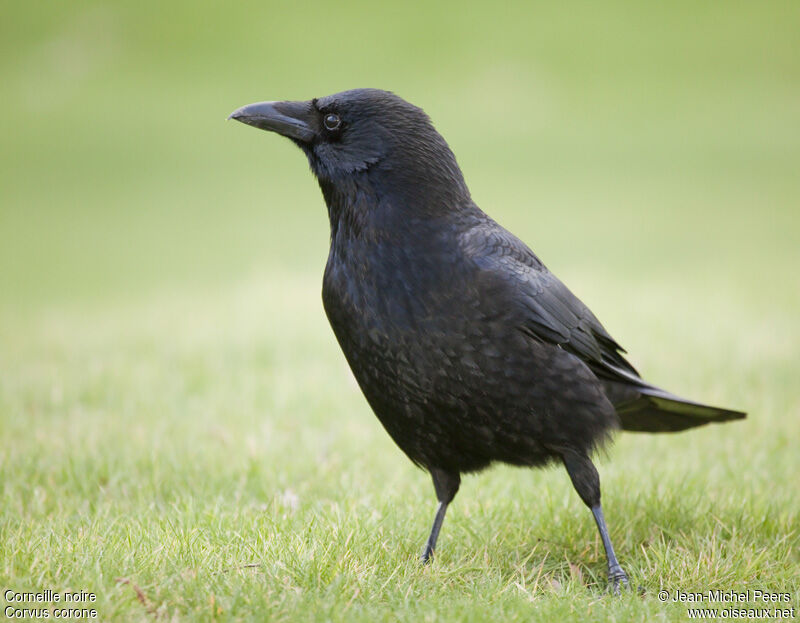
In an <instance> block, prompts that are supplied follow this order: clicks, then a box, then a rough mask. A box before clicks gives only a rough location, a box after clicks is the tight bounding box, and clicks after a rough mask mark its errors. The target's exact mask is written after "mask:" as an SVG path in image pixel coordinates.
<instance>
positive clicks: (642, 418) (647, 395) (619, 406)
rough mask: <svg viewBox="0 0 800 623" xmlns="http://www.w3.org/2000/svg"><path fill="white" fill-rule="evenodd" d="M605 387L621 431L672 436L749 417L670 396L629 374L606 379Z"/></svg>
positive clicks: (624, 373)
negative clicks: (704, 426)
mask: <svg viewBox="0 0 800 623" xmlns="http://www.w3.org/2000/svg"><path fill="white" fill-rule="evenodd" d="M620 372H622V371H620ZM620 377H624V380H623V378H620ZM603 386H604V387H605V390H606V395H607V396H608V397H609V399H610V400H611V403H612V404H613V405H614V407H615V408H616V410H617V415H619V419H620V424H621V425H622V430H629V431H637V432H645V433H671V432H676V431H680V430H686V429H687V428H694V427H695V426H703V425H704V424H710V423H711V422H727V421H729V420H742V419H744V418H745V417H746V414H745V413H743V412H742V411H734V410H732V409H721V408H719V407H712V406H709V405H704V404H701V403H699V402H694V401H692V400H687V399H686V398H681V397H680V396H676V395H675V394H670V393H669V392H667V391H664V390H663V389H660V388H658V387H654V386H653V385H649V384H647V383H645V382H644V381H643V380H642V379H640V378H639V377H638V376H634V375H632V374H629V373H627V372H622V373H621V374H619V376H618V377H617V379H615V380H613V381H611V380H607V379H604V381H603Z"/></svg>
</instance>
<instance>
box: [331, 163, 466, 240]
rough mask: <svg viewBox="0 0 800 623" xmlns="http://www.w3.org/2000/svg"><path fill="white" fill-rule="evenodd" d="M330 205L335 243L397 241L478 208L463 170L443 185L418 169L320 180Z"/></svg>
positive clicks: (367, 172) (367, 173)
mask: <svg viewBox="0 0 800 623" xmlns="http://www.w3.org/2000/svg"><path fill="white" fill-rule="evenodd" d="M319 185H320V188H321V189H322V195H323V197H324V198H325V203H326V204H327V206H328V219H329V221H330V226H331V242H332V243H335V242H336V240H341V239H347V238H351V237H396V238H397V239H398V242H400V239H401V238H402V234H403V233H404V232H406V231H409V230H414V229H418V228H422V229H424V228H425V225H426V224H427V223H431V222H434V221H439V220H440V219H443V218H444V219H447V218H451V217H454V218H457V217H458V215H459V214H463V213H464V212H469V211H471V210H472V209H475V205H474V203H473V202H472V199H471V197H470V194H469V190H468V189H467V186H466V184H465V183H464V180H463V177H461V172H460V171H458V178H457V179H453V176H452V175H451V176H450V177H449V178H447V179H446V180H439V181H438V183H437V182H434V181H432V180H431V179H430V176H419V175H415V174H414V172H413V171H409V170H403V171H397V170H395V171H386V170H380V169H378V168H375V169H368V170H366V171H361V172H358V173H355V174H351V175H348V176H347V177H346V178H345V179H339V180H336V181H330V180H326V179H322V178H320V179H319Z"/></svg>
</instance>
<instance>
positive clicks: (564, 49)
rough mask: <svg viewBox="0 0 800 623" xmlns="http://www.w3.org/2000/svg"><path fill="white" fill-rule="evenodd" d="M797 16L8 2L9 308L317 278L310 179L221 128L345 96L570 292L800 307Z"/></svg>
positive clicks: (3, 256) (769, 8) (723, 8)
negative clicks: (383, 98)
mask: <svg viewBox="0 0 800 623" xmlns="http://www.w3.org/2000/svg"><path fill="white" fill-rule="evenodd" d="M799 15H800V8H798V4H797V3H796V2H790V1H788V2H784V3H778V2H767V3H737V4H720V3H714V2H711V3H705V2H700V3H697V2H685V3H668V4H657V3H594V2H585V3H573V2H568V3H547V4H544V3H518V4H498V5H488V4H486V3H478V4H474V5H470V4H460V3H459V4H450V3H430V4H429V3H425V4H413V3H408V4H405V5H404V6H402V7H400V6H397V7H388V6H383V7H380V6H378V5H376V4H374V3H363V4H357V3H295V2H286V3H278V2H258V3H236V4H231V3H225V2H212V3H203V4H197V3H180V2H172V3H166V4H165V3H155V2H153V3H148V2H69V3H50V4H48V5H47V6H44V5H41V4H37V3H33V4H30V3H28V4H26V3H7V4H6V6H5V7H4V8H3V19H2V21H1V22H0V49H1V50H2V60H0V71H2V74H0V76H1V77H2V84H3V87H2V91H3V97H2V100H1V101H0V111H2V115H0V132H1V133H2V136H3V140H2V144H1V145H0V149H2V152H0V153H1V154H2V168H0V176H2V177H0V187H1V188H2V191H1V192H2V208H0V209H1V210H2V212H0V214H2V216H0V218H2V220H1V221H0V266H2V271H0V292H2V299H3V303H4V307H9V306H10V307H18V306H25V307H26V308H30V307H31V306H34V307H39V306H42V305H50V304H53V303H60V302H65V301H84V300H86V299H87V298H92V299H97V298H100V297H103V298H106V297H117V296H126V297H141V296H148V294H149V293H152V292H154V291H156V290H164V289H173V288H193V287H203V288H212V289H213V288H216V287H219V286H221V285H224V284H230V283H231V282H235V281H237V280H241V279H243V278H245V277H247V276H248V275H250V274H252V273H253V272H256V273H263V272H265V271H266V272H273V271H293V272H298V273H302V274H304V275H305V274H315V275H318V274H319V273H320V271H321V268H322V265H323V263H324V258H325V257H326V237H327V231H326V227H327V223H326V219H325V211H324V208H323V206H322V200H321V196H320V194H319V191H318V189H317V188H316V185H315V183H314V182H313V181H312V179H311V177H310V175H309V174H308V170H307V167H306V164H305V162H304V160H303V157H302V155H301V154H300V153H299V152H297V150H296V149H293V147H292V145H290V144H289V143H288V141H281V140H279V139H278V138H277V137H274V136H268V135H265V134H264V135H259V134H257V133H254V132H252V131H250V132H247V131H246V128H243V127H238V126H234V124H232V123H225V117H226V116H227V114H228V113H229V112H230V111H232V110H233V109H234V108H236V107H238V106H240V105H243V104H246V103H250V102H252V101H257V100H263V99H292V98H294V99H300V98H303V99H305V98H310V97H314V96H321V95H325V94H328V93H332V92H336V91H340V90H344V89H347V88H353V87H361V86H374V87H380V88H386V89H390V90H393V91H395V92H397V93H398V94H400V95H401V96H403V97H405V98H406V99H408V100H410V101H412V102H414V103H416V104H418V105H420V106H422V107H423V108H425V110H426V111H428V113H429V114H430V115H431V117H432V118H433V120H434V123H435V124H436V126H437V128H438V129H439V130H440V132H441V133H442V134H443V135H444V136H445V138H446V139H447V140H448V141H449V142H450V144H451V146H452V148H453V150H454V151H455V153H456V155H457V157H458V158H459V162H460V164H461V166H462V167H463V169H464V171H465V174H466V178H467V180H468V182H469V184H470V187H471V189H472V192H473V195H474V197H475V199H476V200H477V202H478V204H479V205H481V206H482V207H483V208H484V209H485V210H486V211H488V212H489V213H490V214H492V215H493V216H494V217H495V218H497V219H498V220H500V221H501V222H502V223H503V224H505V225H506V226H508V227H509V228H510V229H512V230H513V231H515V232H516V233H517V234H518V235H520V236H521V237H522V238H523V239H525V240H526V241H527V242H528V243H529V244H530V245H531V246H532V247H533V248H534V249H535V250H536V251H537V252H539V253H540V254H541V255H542V256H543V257H544V259H545V261H547V262H549V263H550V264H552V265H553V266H554V267H555V268H559V269H562V271H561V272H564V270H566V271H569V272H572V273H573V275H582V276H583V278H585V279H587V280H591V281H593V280H594V278H595V276H596V278H597V279H598V280H599V281H601V282H602V281H603V280H607V278H608V276H609V275H621V276H622V277H625V278H629V279H630V280H632V281H631V282H630V283H631V289H630V293H631V294H630V299H629V300H630V302H631V303H632V302H633V301H634V300H635V293H636V285H637V281H638V282H641V283H643V284H645V285H646V284H650V283H653V282H654V281H657V280H659V279H673V278H676V276H680V278H685V279H704V280H707V286H708V287H709V288H710V289H712V290H713V289H715V288H721V287H732V288H738V287H740V284H742V283H743V282H744V283H749V284H750V286H749V288H748V290H749V293H750V297H749V298H753V299H757V298H760V297H765V298H767V299H768V300H766V301H764V302H765V304H766V303H769V304H770V305H776V306H780V305H781V304H782V303H786V302H787V301H786V298H785V297H787V296H792V297H794V296H795V295H796V294H797V287H796V286H797V284H798V281H797V277H796V268H797V266H798V261H797V260H798V255H797V253H798V251H797V248H798V245H797V244H796V241H797V234H798V211H799V208H798V188H799V187H800V175H798V165H799V164H800V113H799V111H800V44H798V37H797V32H798V27H799V26H800V17H799ZM566 276H567V275H565V277H566ZM570 276H572V275H570ZM601 291H602V289H601ZM792 300H793V301H794V302H795V303H796V300H797V299H796V298H793V299H792ZM614 307H617V305H610V306H609V310H610V313H613V308H614Z"/></svg>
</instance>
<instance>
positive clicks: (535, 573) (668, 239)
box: [0, 2, 800, 621]
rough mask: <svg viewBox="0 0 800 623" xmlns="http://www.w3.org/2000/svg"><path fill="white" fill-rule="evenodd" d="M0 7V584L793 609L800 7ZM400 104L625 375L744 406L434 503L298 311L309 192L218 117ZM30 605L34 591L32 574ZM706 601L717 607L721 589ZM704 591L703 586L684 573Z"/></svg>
mask: <svg viewBox="0 0 800 623" xmlns="http://www.w3.org/2000/svg"><path fill="white" fill-rule="evenodd" d="M404 7H406V8H404V9H402V10H400V9H389V8H375V6H374V5H373V4H371V3H364V4H361V5H356V4H353V5H347V6H344V5H343V6H339V5H332V4H323V3H319V4H314V5H313V6H312V5H302V6H301V5H299V4H298V5H289V4H283V3H259V4H256V3H253V4H237V5H235V6H234V5H223V4H218V3H211V4H208V5H207V6H202V7H198V6H196V5H195V4H189V3H180V2H176V3H170V4H169V5H168V6H166V7H165V6H163V5H161V4H159V3H155V2H146V3H136V4H134V3H125V2H123V3H110V2H109V3H103V2H74V3H64V4H57V5H53V6H50V7H48V9H47V12H46V13H45V12H44V11H43V9H42V8H41V6H38V5H28V4H24V3H22V4H17V5H13V6H9V7H7V9H6V10H4V18H3V20H2V23H0V51H2V55H0V58H1V59H2V60H0V79H2V82H3V85H4V86H3V98H0V112H2V114H0V135H2V136H3V140H2V142H0V162H2V167H0V589H2V590H3V594H2V595H0V605H2V607H3V609H4V612H6V610H5V609H6V608H7V607H9V606H11V607H12V611H13V609H14V608H21V607H42V606H41V604H35V605H32V604H30V603H27V604H20V603H17V602H12V601H10V599H11V597H10V595H11V593H7V592H6V591H7V590H9V589H10V590H11V591H12V592H13V593H29V592H42V591H47V590H50V591H53V592H54V593H58V594H61V595H63V594H64V593H65V592H70V593H72V592H80V591H86V592H87V593H91V594H92V595H94V596H95V597H96V601H85V602H80V603H77V604H74V605H73V606H70V607H79V608H87V609H89V608H94V609H95V610H96V612H97V615H98V618H99V619H101V620H144V619H151V618H155V619H158V620H181V621H183V620H186V621H194V620H211V619H219V620H265V619H266V620H278V621H284V620H285V621H292V620H298V621H307V620H330V621H353V620H359V621H360V620H363V621H382V620H386V621H394V620H401V621H406V620H408V621H411V620H414V621H420V620H423V621H432V620H443V621H445V620H453V621H485V620H497V621H509V620H512V621H513V620H519V621H530V620H545V621H547V620H569V619H575V620H609V621H623V620H675V621H682V620H687V618H688V611H687V608H688V607H689V605H687V604H686V603H673V602H671V601H669V600H668V601H667V602H666V603H664V602H662V601H660V599H659V597H658V595H659V591H662V590H666V591H668V592H669V594H670V597H669V599H670V600H671V599H672V595H674V594H675V592H676V591H678V592H680V591H683V592H686V593H688V592H697V591H707V590H710V589H711V590H714V589H718V590H723V591H730V590H733V591H746V590H749V591H751V593H752V591H755V590H763V591H769V592H777V593H788V594H789V599H790V601H789V602H781V603H775V604H772V603H770V604H765V603H762V602H756V601H754V600H753V599H752V595H751V598H750V600H749V601H748V602H747V603H746V604H734V605H735V606H736V607H747V608H761V607H770V608H773V607H785V608H792V607H794V608H795V617H796V616H797V609H798V608H800V527H799V526H800V522H799V517H800V485H798V478H797V474H798V473H800V453H798V451H797V448H798V445H800V391H798V386H799V385H798V378H800V356H799V355H798V353H800V321H798V319H799V318H800V276H798V275H800V244H798V240H800V175H798V170H800V44H798V42H797V41H798V40H797V36H796V33H797V31H798V29H799V28H800V5H798V4H797V3H792V2H783V3H781V2H765V3H757V4H752V5H737V6H733V5H731V6H724V7H723V6H721V5H718V4H714V3H674V4H671V5H665V6H660V7H659V6H656V5H653V6H644V5H633V4H631V5H628V4H626V3H622V2H619V3H608V4H607V5H605V6H604V7H603V10H602V11H601V10H600V9H599V8H598V6H597V5H595V4H593V3H577V4H575V3H570V4H563V5H562V4H557V5H556V4H553V5H550V6H536V5H528V4H519V5H510V6H505V7H503V8H502V10H501V8H500V7H499V5H492V6H481V7H474V8H473V9H472V10H465V9H463V8H460V5H458V6H456V5H449V4H447V3H442V4H437V5H433V6H431V5H429V4H419V5H416V8H414V7H412V6H411V5H404ZM354 86H378V87H383V88H390V89H393V90H395V91H396V92H398V93H399V94H400V95H402V96H404V97H406V98H408V99H409V100H412V101H414V102H415V103H417V104H419V105H421V106H423V107H424V108H425V109H426V110H427V111H428V112H429V114H430V115H431V117H432V118H433V121H434V123H435V124H436V126H437V127H438V128H439V130H440V131H441V132H442V134H443V135H444V136H445V137H446V138H447V140H448V141H449V143H450V145H451V146H452V147H453V149H454V151H455V153H456V155H457V156H458V158H459V162H460V164H461V166H462V168H463V170H464V172H465V176H466V179H467V181H468V183H469V184H470V188H471V190H472V193H473V196H474V198H475V200H476V201H477V203H478V204H479V205H480V206H481V207H483V208H484V209H485V210H486V211H487V212H489V213H490V214H491V215H492V216H494V217H495V218H496V219H498V220H499V221H500V222H501V223H502V224H504V225H505V226H507V227H508V228H509V229H511V230H512V231H514V232H515V233H516V234H517V235H519V236H520V237H521V238H522V239H523V240H525V241H526V242H527V243H528V244H529V245H530V246H531V247H532V248H533V249H534V250H535V251H536V252H537V253H538V254H539V255H540V257H542V259H543V260H544V261H545V262H546V263H547V264H548V265H549V266H550V268H551V269H552V270H553V271H554V272H556V273H557V274H558V275H559V276H560V277H561V278H562V279H563V280H564V281H565V282H566V283H567V284H568V285H569V286H570V287H571V288H572V290H573V291H574V292H576V294H578V295H579V296H580V297H581V298H582V299H583V300H584V301H585V302H586V303H587V304H588V305H589V306H590V307H591V308H592V309H593V310H594V311H595V313H596V314H597V315H598V316H599V318H600V319H601V321H603V323H604V325H605V326H606V328H607V329H608V330H609V331H610V332H611V334H612V335H614V336H615V338H616V339H617V340H618V341H620V342H621V343H622V344H623V345H624V346H625V347H626V348H627V349H628V351H629V353H630V358H631V361H632V362H633V363H634V364H635V365H636V366H637V367H638V368H639V369H640V371H641V372H642V373H643V374H644V375H645V376H646V378H648V379H649V380H652V381H653V382H655V383H657V384H659V385H662V386H664V387H666V388H668V389H670V390H672V391H674V392H676V393H679V394H681V395H685V396H687V397H691V398H694V399H696V400H700V401H703V402H709V403H712V404H718V405H720V406H728V407H732V408H739V409H743V410H746V411H748V413H749V417H748V419H747V420H745V421H743V422H735V423H731V424H727V425H724V426H712V427H706V428H703V429H698V430H694V431H689V432H686V433H681V434H676V435H650V436H648V435H637V434H622V435H619V436H618V437H617V440H616V443H615V444H614V446H613V447H612V448H610V450H609V451H608V452H607V453H606V454H604V455H601V456H600V457H598V467H599V470H600V476H601V483H602V487H603V501H604V508H605V513H606V518H607V521H608V523H609V527H610V530H611V536H612V539H613V541H614V544H615V548H616V550H617V554H618V556H619V558H620V561H621V563H622V564H623V566H624V567H625V569H626V570H627V571H628V573H629V575H630V576H631V580H632V584H634V585H635V586H636V587H640V589H641V590H638V589H637V590H633V591H630V592H627V593H625V594H623V595H622V596H621V597H613V596H611V595H608V594H606V593H605V591H604V589H605V586H606V581H605V557H604V554H603V551H602V546H601V544H600V542H599V538H598V536H597V533H596V529H595V526H594V523H593V521H592V518H591V514H590V513H589V511H588V510H586V508H585V507H584V506H583V504H582V503H581V501H580V500H579V498H578V496H577V495H576V494H575V492H574V491H573V489H572V487H571V485H570V483H569V479H568V477H567V475H566V472H565V471H564V470H563V469H550V470H544V471H530V470H521V469H515V468H510V467H505V466H496V467H493V468H492V469H490V470H488V471H486V472H484V473H482V474H480V475H474V476H467V477H466V478H465V479H464V482H463V484H462V487H461V491H460V492H459V494H458V496H457V497H456V499H455V501H454V503H453V504H452V506H451V507H450V510H449V511H448V516H447V519H446V521H445V524H444V528H443V531H442V536H441V538H440V541H439V547H438V551H437V557H436V560H435V561H434V564H432V565H429V566H427V567H422V566H421V565H420V564H419V563H418V560H417V557H418V555H419V553H420V551H421V548H422V545H423V543H424V540H425V538H426V536H427V531H428V529H429V526H430V521H431V520H432V518H433V513H434V509H435V496H434V494H433V487H432V485H431V483H430V479H429V477H428V475H427V474H425V473H424V472H422V471H420V470H418V469H416V468H414V467H413V466H412V465H411V464H410V463H409V462H408V460H407V459H406V458H405V457H404V455H403V454H402V453H401V452H400V451H399V450H398V449H397V448H396V447H395V446H394V445H393V443H392V442H391V440H390V439H389V438H388V436H387V435H386V434H385V432H384V431H383V429H382V428H381V426H380V424H379V423H378V421H377V420H376V419H375V417H374V416H373V415H372V413H371V412H370V410H369V407H368V405H367V404H366V402H365V401H364V399H363V397H362V396H361V394H360V392H359V390H358V387H357V386H356V384H355V382H354V381H353V379H352V377H351V376H350V373H349V371H348V369H347V366H346V363H345V361H344V358H343V357H342V355H341V353H340V352H339V350H338V346H337V345H336V342H335V340H334V338H333V335H332V333H331V331H330V329H329V327H328V326H327V322H326V320H325V316H324V312H323V310H322V304H321V300H320V287H321V274H322V268H323V266H324V262H325V258H326V255H327V236H328V232H327V222H326V213H325V209H324V205H323V202H322V198H321V196H320V193H319V190H318V189H317V188H316V184H315V182H314V181H313V179H312V178H311V175H310V174H309V173H308V170H307V165H306V163H305V162H304V159H303V157H302V155H301V154H300V153H299V152H298V151H297V149H296V148H294V147H293V146H292V145H291V144H289V143H288V141H285V140H281V139H279V138H278V137H276V136H274V135H268V134H266V133H258V132H255V131H254V130H252V129H249V128H244V127H243V126H240V125H238V124H233V123H225V117H226V116H227V114H228V113H229V112H231V111H232V110H233V109H234V108H237V107H238V106H240V105H243V104H246V103H250V102H253V101H257V100H262V99H281V98H308V97H312V96H316V95H325V94H328V93H331V92H334V91H337V90H341V89H345V88H350V87H354ZM44 605H45V606H46V607H47V606H52V607H54V608H55V607H56V604H54V603H52V602H49V603H46V604H44ZM728 605H730V604H728ZM706 607H714V608H716V609H717V610H718V615H717V616H718V617H721V616H723V615H722V614H719V612H721V610H722V608H724V607H725V606H724V605H722V604H712V605H711V606H706Z"/></svg>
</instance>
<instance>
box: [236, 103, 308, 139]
mask: <svg viewBox="0 0 800 623" xmlns="http://www.w3.org/2000/svg"><path fill="white" fill-rule="evenodd" d="M316 117H317V115H316V109H315V108H314V105H313V104H312V103H311V102H258V103H256V104H250V105H248V106H242V107H241V108H239V109H238V110H234V111H233V112H232V113H231V114H230V116H229V117H228V119H236V121H241V122H242V123H246V124H247V125H251V126H253V127H255V128H261V129H262V130H269V131H270V132H277V133H278V134H280V135H281V136H285V137H287V138H292V139H295V140H297V141H301V142H304V143H309V142H311V140H312V139H313V138H314V136H315V134H316V132H315V131H314V128H313V125H315V121H316Z"/></svg>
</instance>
